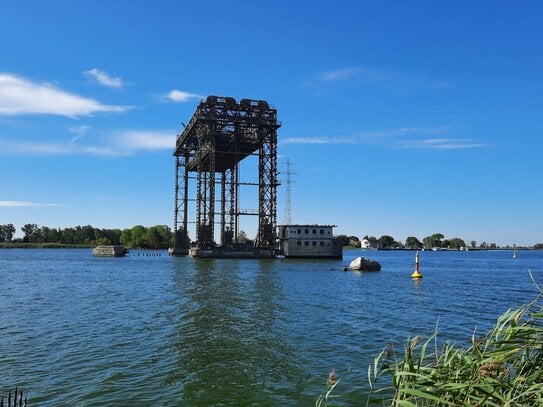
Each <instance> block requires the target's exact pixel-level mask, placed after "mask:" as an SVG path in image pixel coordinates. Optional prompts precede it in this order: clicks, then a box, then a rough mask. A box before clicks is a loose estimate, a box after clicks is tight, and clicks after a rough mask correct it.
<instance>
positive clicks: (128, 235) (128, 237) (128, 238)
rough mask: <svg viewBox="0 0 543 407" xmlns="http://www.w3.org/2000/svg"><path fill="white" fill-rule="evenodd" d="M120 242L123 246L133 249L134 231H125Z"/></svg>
mask: <svg viewBox="0 0 543 407" xmlns="http://www.w3.org/2000/svg"><path fill="white" fill-rule="evenodd" d="M120 241H121V244H122V245H123V246H126V247H132V231H131V230H130V229H123V231H122V232H121V238H120Z"/></svg>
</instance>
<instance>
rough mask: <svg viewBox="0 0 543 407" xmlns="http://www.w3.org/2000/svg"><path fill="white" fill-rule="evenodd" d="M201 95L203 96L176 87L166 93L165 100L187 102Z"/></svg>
mask: <svg viewBox="0 0 543 407" xmlns="http://www.w3.org/2000/svg"><path fill="white" fill-rule="evenodd" d="M202 97H203V96H202V95H198V94H196V93H190V92H185V91H183V90H177V89H173V90H171V91H170V92H168V94H167V95H166V99H167V100H169V101H171V102H176V103H184V102H188V101H189V100H191V99H200V98H202Z"/></svg>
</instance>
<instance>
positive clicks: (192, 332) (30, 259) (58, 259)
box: [0, 249, 543, 406]
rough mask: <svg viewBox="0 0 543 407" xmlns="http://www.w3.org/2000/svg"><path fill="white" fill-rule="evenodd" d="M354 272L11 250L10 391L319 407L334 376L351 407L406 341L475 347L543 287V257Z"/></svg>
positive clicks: (87, 401)
mask: <svg viewBox="0 0 543 407" xmlns="http://www.w3.org/2000/svg"><path fill="white" fill-rule="evenodd" d="M344 254H345V255H344V260H343V261H302V260H295V261H291V260H203V259H200V260H197V259H192V258H189V257H186V258H185V257H180V258H171V257H168V256H167V255H166V253H165V252H162V253H161V256H153V257H150V256H137V255H136V253H132V256H130V257H126V258H93V257H92V256H91V252H90V250H53V249H49V250H18V249H11V250H0V273H1V274H0V275H1V276H2V280H1V281H2V284H1V286H0V310H1V311H0V394H7V391H8V389H9V388H12V387H13V386H15V385H18V386H20V387H22V388H24V389H25V390H26V391H27V392H28V395H29V398H30V401H31V402H32V405H36V406H38V405H39V406H58V405H78V406H103V405H108V404H116V405H138V406H146V405H154V406H156V405H164V406H175V405H187V406H192V405H219V404H220V405H282V406H283V405H308V406H310V405H314V402H315V399H316V397H318V395H319V394H321V393H322V392H323V391H324V390H325V387H326V378H327V375H328V372H329V371H330V370H331V369H332V368H335V370H336V372H337V373H338V376H339V378H340V379H341V382H340V386H339V387H338V389H337V391H336V394H338V395H340V396H341V397H340V399H339V402H340V403H344V404H345V405H357V404H360V403H361V400H363V398H364V395H365V394H366V393H367V379H366V374H367V367H368V364H369V363H371V361H372V359H373V357H374V356H376V355H377V354H378V353H379V352H380V351H381V350H382V349H383V348H384V347H385V346H386V345H387V344H389V343H390V342H394V343H396V344H398V345H399V346H401V345H403V343H404V341H405V340H406V338H407V336H409V335H412V336H413V335H422V336H427V335H431V334H432V333H433V332H434V331H435V330H436V326H437V330H438V332H439V336H440V337H441V338H444V339H448V340H452V341H455V342H456V343H458V344H468V343H469V339H470V338H471V335H472V333H473V330H474V329H475V328H476V329H477V331H478V332H481V333H482V332H484V331H485V330H486V329H488V328H489V327H490V326H491V325H492V323H493V322H494V321H495V319H496V318H497V316H498V315H499V314H500V313H502V312H503V311H505V310H506V309H507V308H510V307H514V306H517V305H519V304H521V303H524V302H527V301H529V300H532V299H533V298H534V297H535V296H536V293H537V290H536V288H535V286H534V284H533V283H532V281H531V279H530V277H529V274H528V269H529V268H530V269H531V270H532V272H533V274H534V276H535V278H536V280H537V281H538V282H539V283H540V284H542V283H543V252H541V251H539V252H537V251H519V252H518V253H517V255H518V258H517V259H515V260H513V259H512V252H511V251H488V252H475V251H470V252H421V254H420V260H421V271H422V273H423V275H424V278H423V279H422V280H421V281H413V280H411V278H410V274H411V273H412V271H413V269H414V252H409V251H398V252H395V251H370V252H364V253H363V255H366V256H369V257H371V258H372V259H375V260H378V261H379V262H380V263H381V265H382V267H383V268H382V271H381V272H378V273H375V272H374V273H363V274H362V273H356V272H342V271H339V269H340V268H341V266H342V265H345V264H347V263H348V262H349V261H350V260H352V259H353V258H355V257H356V256H358V255H360V254H362V253H361V252H360V251H346V252H345V253H344Z"/></svg>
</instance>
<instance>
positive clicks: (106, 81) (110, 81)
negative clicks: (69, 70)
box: [83, 68, 124, 88]
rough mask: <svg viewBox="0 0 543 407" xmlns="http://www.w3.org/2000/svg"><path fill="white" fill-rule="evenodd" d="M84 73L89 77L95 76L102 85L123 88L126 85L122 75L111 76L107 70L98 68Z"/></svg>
mask: <svg viewBox="0 0 543 407" xmlns="http://www.w3.org/2000/svg"><path fill="white" fill-rule="evenodd" d="M83 73H84V74H85V75H87V76H88V77H91V78H94V79H95V80H96V81H97V82H98V83H99V84H100V85H102V86H107V87H108V88H122V87H123V86H124V82H123V80H122V79H121V78H120V77H118V76H111V75H109V74H108V73H107V72H104V71H102V70H100V69H97V68H93V69H90V70H88V71H85V72H83Z"/></svg>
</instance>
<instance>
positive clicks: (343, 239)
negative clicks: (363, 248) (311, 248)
mask: <svg viewBox="0 0 543 407" xmlns="http://www.w3.org/2000/svg"><path fill="white" fill-rule="evenodd" d="M336 239H337V240H338V242H339V246H340V247H344V246H349V236H347V235H337V236H336Z"/></svg>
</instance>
